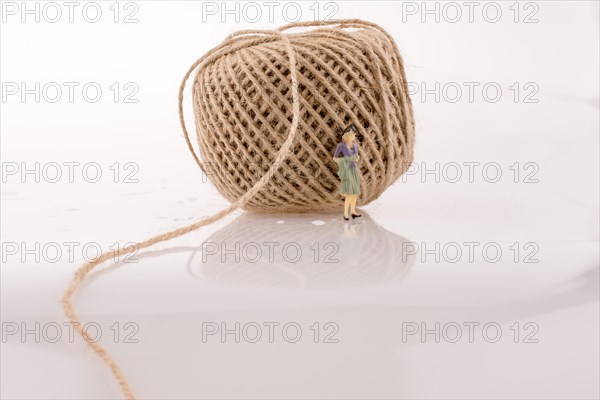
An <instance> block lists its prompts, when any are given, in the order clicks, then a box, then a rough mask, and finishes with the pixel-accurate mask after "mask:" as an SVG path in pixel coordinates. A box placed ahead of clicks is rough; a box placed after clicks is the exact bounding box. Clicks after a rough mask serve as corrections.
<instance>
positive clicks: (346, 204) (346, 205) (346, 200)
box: [344, 194, 352, 219]
mask: <svg viewBox="0 0 600 400" xmlns="http://www.w3.org/2000/svg"><path fill="white" fill-rule="evenodd" d="M351 201H352V196H350V195H348V194H347V195H346V196H345V197H344V218H346V219H348V218H350V216H349V215H348V211H350V203H351Z"/></svg>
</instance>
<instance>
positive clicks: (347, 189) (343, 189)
mask: <svg viewBox="0 0 600 400" xmlns="http://www.w3.org/2000/svg"><path fill="white" fill-rule="evenodd" d="M356 158H357V157H356V156H352V157H341V158H339V159H338V167H339V169H338V176H339V177H340V180H341V181H342V182H341V184H340V194H360V168H358V167H356V168H352V161H356Z"/></svg>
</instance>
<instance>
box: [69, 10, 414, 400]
mask: <svg viewBox="0 0 600 400" xmlns="http://www.w3.org/2000/svg"><path fill="white" fill-rule="evenodd" d="M311 25H316V26H320V25H332V26H335V27H336V28H331V29H319V30H316V31H314V32H313V34H312V35H309V34H308V33H304V34H293V35H288V34H285V33H283V31H284V30H287V29H289V28H291V27H294V26H311ZM345 28H361V29H362V31H358V32H352V33H344V32H343V31H342V29H345ZM308 42H312V45H311V44H310V43H308ZM311 46H312V47H311ZM310 49H313V50H310ZM341 50H343V51H344V53H343V54H341V53H340V51H341ZM311 51H312V53H310V52H311ZM238 53H239V54H238ZM236 54H237V56H236ZM297 54H298V55H300V57H301V60H302V61H301V62H300V63H298V62H297ZM349 54H352V57H349ZM251 55H253V56H252V57H254V58H253V60H254V61H252V62H251V63H250V64H244V61H240V60H245V59H246V58H247V57H251ZM240 57H243V58H240ZM317 57H323V59H327V60H329V61H328V62H321V61H318V60H317ZM317 64H318V65H317ZM298 65H299V66H300V67H299V68H300V69H299V70H298V69H297V66H298ZM269 66H270V67H269ZM196 68H198V75H197V79H196V81H195V83H194V88H195V90H194V103H195V105H196V107H195V111H196V112H195V114H196V115H195V116H196V122H197V123H198V124H199V128H198V133H199V135H198V136H199V137H198V143H199V145H200V150H201V153H202V155H203V157H205V158H206V161H207V162H209V163H211V162H215V163H216V165H217V169H216V170H215V169H214V168H212V169H211V170H210V172H211V173H212V172H214V175H209V176H211V179H212V181H213V182H214V183H215V185H216V186H217V188H218V189H219V191H220V192H221V193H223V194H224V195H225V196H226V197H227V198H229V199H230V200H232V201H233V203H232V204H231V205H229V206H228V207H226V208H225V209H223V210H222V211H220V212H218V213H216V214H214V215H212V216H210V217H206V218H203V219H201V220H199V221H197V222H194V223H193V224H190V225H188V226H185V227H182V228H178V229H175V230H172V231H170V232H166V233H163V234H160V235H157V236H155V237H152V238H150V239H147V240H144V241H141V242H138V243H136V244H135V245H133V246H127V247H124V248H118V249H117V250H113V251H110V252H106V253H103V254H101V255H100V256H99V257H98V258H97V259H96V260H94V261H92V262H88V263H86V264H85V265H83V266H82V267H81V268H80V269H78V270H77V272H76V273H75V276H74V277H73V279H72V281H71V283H70V285H69V287H68V288H67V290H66V291H65V293H64V295H63V298H62V305H63V310H64V313H65V315H66V316H67V318H68V319H69V321H70V322H71V323H73V324H74V327H75V330H76V331H77V332H78V333H79V335H81V337H82V338H83V339H84V340H85V341H86V342H87V344H88V346H89V347H90V348H91V349H92V350H93V351H94V352H95V353H96V354H98V356H99V357H100V358H101V359H102V360H103V362H104V363H105V364H106V365H107V366H108V367H109V368H110V369H111V371H112V373H113V375H114V376H115V378H116V379H117V381H118V383H119V385H120V387H121V391H122V392H123V395H124V396H125V398H127V399H133V398H134V394H133V391H132V389H131V387H130V385H129V383H128V381H127V379H126V377H125V375H124V374H123V372H122V371H121V369H120V368H119V366H118V364H117V362H116V361H115V360H114V359H113V358H112V357H111V356H110V354H109V353H108V352H107V351H106V349H105V348H104V347H103V346H102V345H100V344H99V343H97V342H94V341H93V338H90V337H89V336H88V335H87V333H86V330H84V329H83V324H82V323H81V321H80V319H79V317H78V316H77V314H76V312H75V309H74V308H73V304H72V298H73V295H74V294H75V292H76V291H77V289H78V288H79V286H80V284H81V283H82V281H83V280H84V279H85V278H86V276H87V275H88V274H89V273H90V272H91V271H92V270H93V269H94V268H96V267H97V266H98V265H100V264H102V263H103V262H105V261H108V260H111V259H112V260H115V259H119V260H122V259H123V256H124V255H126V254H130V253H132V252H134V251H138V250H141V249H144V248H146V247H149V246H152V245H154V244H156V243H160V242H164V241H167V240H170V239H173V238H176V237H179V236H182V235H185V234H186V233H189V232H191V231H194V230H196V229H198V228H200V227H202V226H206V225H209V224H211V223H213V222H216V221H218V220H220V219H222V218H223V217H225V216H227V215H229V214H230V213H232V212H233V211H235V210H236V209H238V208H248V209H258V210H269V211H310V210H311V209H312V210H315V211H317V210H319V209H324V208H329V207H332V206H333V205H334V204H336V200H335V199H336V195H333V194H331V193H330V194H328V193H326V189H327V188H329V190H332V191H333V189H334V182H335V180H334V179H335V175H334V173H333V170H332V169H331V168H332V161H330V160H331V151H332V150H333V148H334V146H335V144H336V142H337V141H338V139H339V137H337V135H336V133H335V132H334V129H335V126H334V125H335V124H336V123H338V124H340V125H343V124H344V123H345V122H353V123H355V124H357V126H362V127H363V128H365V129H364V132H365V134H364V135H362V137H361V136H359V139H360V140H361V146H362V148H363V149H364V150H363V153H362V156H361V160H364V161H362V163H364V164H363V165H361V167H362V168H363V169H364V170H363V173H364V175H365V178H366V179H363V181H366V183H365V185H364V187H363V188H362V190H363V193H365V194H364V195H363V196H364V197H363V202H368V201H371V200H373V199H375V198H376V197H377V196H379V194H381V192H382V191H383V190H384V189H385V188H386V187H387V186H389V184H391V183H392V182H393V181H394V180H395V179H396V178H397V177H398V176H399V175H400V174H401V173H402V172H403V171H404V170H405V169H406V167H407V166H408V165H407V164H406V165H405V164H403V163H408V162H410V161H411V159H412V145H413V135H414V134H413V128H414V122H413V118H412V109H411V104H410V100H409V98H408V95H407V93H406V79H405V77H404V71H403V68H402V60H401V58H400V55H399V53H398V50H397V48H396V45H395V44H394V42H393V40H392V38H391V37H390V36H389V35H388V34H387V33H386V32H385V31H383V30H382V29H381V28H379V27H378V26H377V25H375V24H371V23H368V22H364V21H360V20H343V21H327V22H312V23H298V24H292V25H288V26H285V27H283V28H280V29H278V30H274V31H269V30H267V31H240V32H237V33H235V34H233V35H231V36H230V37H229V38H228V39H227V40H225V42H223V43H222V44H221V45H219V46H217V47H216V48H214V49H212V50H211V51H209V52H208V53H206V54H205V55H204V56H202V57H201V58H200V59H198V60H197V61H196V62H195V63H194V64H193V65H192V66H191V67H190V68H189V70H188V71H187V73H186V74H185V76H184V78H183V81H182V83H181V86H180V88H179V119H180V122H181V126H182V129H183V132H184V134H185V139H186V142H187V145H188V147H189V148H190V150H191V151H192V154H193V156H194V159H195V160H196V162H197V164H198V165H199V166H200V168H201V169H203V171H205V173H207V169H206V165H203V163H202V162H200V159H199V158H198V156H197V155H196V153H195V152H194V149H193V146H192V144H191V142H190V139H189V134H188V131H187V128H186V125H185V120H184V116H183V92H184V89H185V84H186V82H187V80H188V78H189V77H190V75H191V74H192V72H193V71H194V70H195V69H196ZM265 68H266V69H265ZM269 68H271V69H272V70H271V72H269V71H268V69H269ZM207 71H208V72H207ZM341 71H344V72H343V73H341ZM209 72H211V73H213V74H216V75H214V76H215V77H218V78H220V79H227V78H226V77H227V76H229V75H227V74H231V73H235V74H236V75H231V76H237V77H238V78H239V79H241V80H240V81H239V82H242V84H241V86H238V87H237V88H236V87H234V88H233V92H232V93H235V96H237V99H238V100H237V102H236V101H234V100H232V98H231V97H230V96H232V94H231V93H230V94H221V96H222V97H221V96H218V95H214V96H211V95H206V96H207V97H206V99H205V98H204V97H203V96H204V95H203V94H202V92H200V91H199V90H198V85H199V84H200V83H199V82H200V81H199V80H198V78H199V77H202V76H204V74H207V73H209ZM334 74H335V75H334ZM208 76H213V75H210V74H209V75H208ZM274 76H278V77H279V79H280V81H277V78H274ZM267 78H268V79H269V80H268V82H270V85H269V86H267V87H264V86H262V85H263V84H266V82H264V83H263V80H265V79H267ZM311 81H313V82H314V83H312V84H311ZM224 82H225V81H224ZM249 82H252V84H253V85H256V84H257V83H258V84H259V85H258V86H255V87H254V89H249V88H250V86H249V85H250V84H249ZM365 84H366V85H369V87H365V86H364V85H365ZM360 85H363V86H360ZM371 85H373V86H371ZM229 87H230V88H231V87H232V86H231V85H229ZM243 88H246V89H244V90H245V91H244V92H243V94H242V92H240V90H242V89H243ZM344 89H350V91H349V92H344ZM247 90H250V92H248V91H247ZM263 90H264V91H265V92H269V91H271V92H273V91H275V93H276V94H272V95H269V96H264V95H263V93H262V91H263ZM311 90H312V93H311V92H310V91H311ZM252 91H257V92H256V95H257V96H259V98H260V101H259V100H257V101H256V102H250V101H249V99H248V98H247V97H245V96H248V95H249V94H251V93H252ZM300 91H301V92H300ZM317 92H318V93H317ZM228 96H229V97H228ZM309 99H310V100H309ZM317 99H321V100H320V101H321V103H318V101H317ZM258 104H260V107H258V108H257V105H258ZM207 113H211V114H212V115H208V114H207ZM249 116H250V117H252V118H251V119H248V118H249ZM209 122H210V124H211V125H206V126H204V124H205V123H206V124H208V123H209ZM213 124H214V125H213ZM259 128H260V129H259ZM209 129H210V131H209ZM213 129H214V130H213ZM286 132H287V133H286ZM298 132H300V133H301V134H300V135H298V134H297V133H298ZM361 133H362V132H361ZM213 146H214V147H213ZM252 160H256V161H259V162H260V163H259V164H258V170H256V169H254V168H255V167H252V166H251V164H250V161H252ZM284 163H285V164H284ZM283 165H288V166H289V165H291V166H294V167H298V168H300V171H302V172H303V173H305V174H306V175H304V177H301V176H300V175H294V177H293V178H289V179H290V180H289V181H288V180H285V179H288V178H285V179H284V177H285V176H287V174H289V173H290V171H287V172H286V174H283V173H282V172H280V171H281V170H283V168H282V166H283ZM319 167H320V168H322V169H319ZM250 171H254V173H255V174H257V175H258V176H256V175H251V174H250V173H249V172H250ZM317 171H319V174H316V173H315V172H317ZM227 185H231V187H229V186H227ZM288 196H289V197H288ZM320 201H322V202H320ZM310 205H312V208H310V207H309V206H310Z"/></svg>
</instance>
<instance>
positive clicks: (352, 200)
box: [350, 194, 358, 214]
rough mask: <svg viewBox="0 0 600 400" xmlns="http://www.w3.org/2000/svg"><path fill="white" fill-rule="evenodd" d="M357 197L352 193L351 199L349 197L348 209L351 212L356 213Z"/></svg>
mask: <svg viewBox="0 0 600 400" xmlns="http://www.w3.org/2000/svg"><path fill="white" fill-rule="evenodd" d="M357 197H358V196H357V195H355V194H353V195H352V199H350V202H351V203H350V205H351V208H350V209H351V212H352V214H356V198H357Z"/></svg>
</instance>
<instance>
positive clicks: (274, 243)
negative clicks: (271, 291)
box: [190, 212, 415, 287]
mask: <svg viewBox="0 0 600 400" xmlns="http://www.w3.org/2000/svg"><path fill="white" fill-rule="evenodd" d="M336 217H337V218H338V219H337V220H336V219H334V218H335V217H334V216H333V215H332V214H314V218H315V221H314V222H311V220H310V219H306V218H305V217H303V216H299V215H289V216H286V217H285V220H280V218H279V217H277V216H275V215H272V216H270V215H256V214H252V213H243V214H241V215H240V216H239V217H237V218H236V219H235V220H233V221H232V222H231V223H230V224H229V225H226V226H225V227H223V228H221V229H220V230H218V231H217V232H215V233H214V234H212V235H211V236H210V237H209V238H208V239H207V240H205V241H204V242H203V245H202V246H201V247H199V248H198V251H197V253H196V254H195V255H194V256H193V257H192V258H191V260H190V271H191V273H192V274H193V275H195V276H197V277H201V278H203V279H207V280H209V281H211V282H215V283H223V284H228V285H242V286H265V287H271V286H273V287H364V286H374V285H383V284H389V283H397V282H399V281H401V280H402V279H403V278H404V276H405V275H406V274H407V272H408V271H409V270H410V268H411V266H412V264H413V263H414V261H415V257H414V253H410V252H408V251H407V249H409V250H412V248H411V247H407V244H410V242H409V241H408V239H406V238H404V237H402V236H400V235H396V234H395V233H393V232H390V231H388V230H386V229H385V228H383V227H381V226H379V225H377V224H376V223H375V222H374V221H373V220H372V219H371V218H370V216H369V215H368V214H367V213H365V212H363V217H362V218H360V219H359V220H356V221H352V222H351V223H348V224H344V225H343V226H341V225H340V223H339V216H337V215H336ZM311 219H312V218H311Z"/></svg>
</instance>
